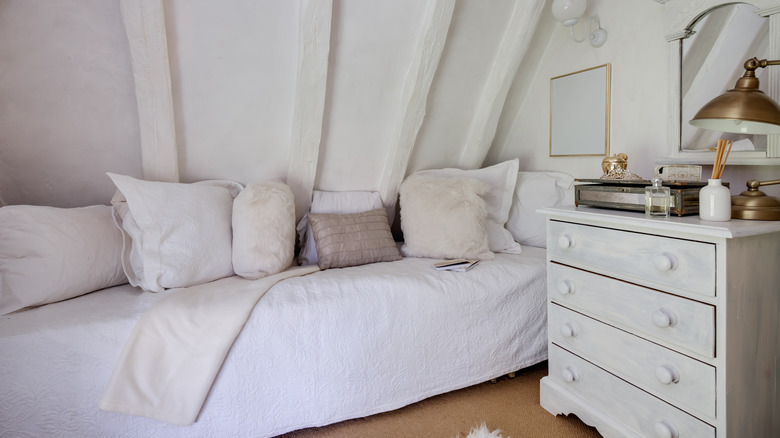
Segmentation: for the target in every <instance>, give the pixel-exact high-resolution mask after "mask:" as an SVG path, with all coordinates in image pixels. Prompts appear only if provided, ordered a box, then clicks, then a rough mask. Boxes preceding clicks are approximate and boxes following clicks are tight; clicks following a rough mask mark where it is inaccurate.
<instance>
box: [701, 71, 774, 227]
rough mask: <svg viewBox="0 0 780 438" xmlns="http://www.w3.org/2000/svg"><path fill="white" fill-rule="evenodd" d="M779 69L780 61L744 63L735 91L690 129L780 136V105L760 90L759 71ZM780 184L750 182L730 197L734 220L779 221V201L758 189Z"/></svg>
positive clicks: (704, 112)
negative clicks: (762, 69) (773, 67)
mask: <svg viewBox="0 0 780 438" xmlns="http://www.w3.org/2000/svg"><path fill="white" fill-rule="evenodd" d="M770 65H780V60H776V61H767V60H766V59H763V60H761V61H759V60H758V59H757V58H751V59H748V60H747V61H746V62H745V73H744V74H743V75H742V77H741V78H739V79H738V80H737V84H736V85H735V86H734V88H733V89H731V90H729V91H727V92H726V93H724V94H722V95H720V96H718V97H716V98H715V99H712V100H711V101H709V102H708V103H707V104H706V105H704V106H703V107H702V108H701V109H700V110H699V112H697V113H696V115H695V116H693V119H692V120H691V121H690V123H691V125H693V126H696V127H699V128H703V129H711V130H715V131H723V132H734V133H739V134H780V105H778V104H777V102H775V101H774V100H772V98H770V97H769V96H767V95H766V94H764V92H763V91H761V90H759V89H758V78H757V77H756V69H758V68H764V67H767V66H770ZM771 184H780V180H773V181H756V180H754V179H753V180H750V181H748V182H747V187H748V189H747V190H745V191H744V192H742V193H740V194H739V195H738V196H732V197H731V217H732V218H734V219H750V220H769V221H776V220H780V199H777V198H775V197H773V196H767V195H766V194H765V193H764V192H762V191H760V190H758V187H759V186H766V185H771Z"/></svg>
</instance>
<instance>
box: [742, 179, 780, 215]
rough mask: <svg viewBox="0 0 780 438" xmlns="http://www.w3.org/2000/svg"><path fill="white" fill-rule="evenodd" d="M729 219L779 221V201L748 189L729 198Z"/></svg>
mask: <svg viewBox="0 0 780 438" xmlns="http://www.w3.org/2000/svg"><path fill="white" fill-rule="evenodd" d="M731 218H732V219H747V220H756V221H780V199H777V198H775V197H774V196H768V195H767V194H766V193H764V192H762V191H761V190H758V188H754V187H750V188H749V189H748V190H745V191H744V192H742V193H740V194H739V195H737V196H732V197H731Z"/></svg>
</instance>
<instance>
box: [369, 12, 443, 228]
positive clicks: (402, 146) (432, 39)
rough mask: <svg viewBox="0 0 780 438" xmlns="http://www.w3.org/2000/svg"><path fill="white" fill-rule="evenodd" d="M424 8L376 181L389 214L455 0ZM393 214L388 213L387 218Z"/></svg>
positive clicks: (420, 118)
mask: <svg viewBox="0 0 780 438" xmlns="http://www.w3.org/2000/svg"><path fill="white" fill-rule="evenodd" d="M424 4H425V5H426V9H425V12H424V15H423V18H422V23H421V25H420V29H421V32H420V35H419V37H418V39H417V43H416V45H415V48H414V51H413V54H412V59H411V63H410V66H409V70H408V71H407V73H406V78H405V80H404V84H403V87H402V90H401V97H400V99H399V107H398V116H397V117H396V118H395V120H394V126H393V127H392V131H391V136H390V140H389V141H388V153H387V156H386V158H385V161H384V162H385V167H384V169H383V170H382V176H381V179H380V182H379V193H380V195H381V196H382V201H383V202H384V204H385V207H386V208H387V209H388V210H389V211H390V212H391V213H392V212H393V211H394V210H395V203H396V199H397V198H398V186H399V185H400V184H401V181H403V178H404V176H405V175H406V168H407V165H408V163H409V159H410V158H411V155H412V150H413V149H414V144H415V142H416V141H417V134H418V132H419V131H420V126H422V122H423V119H424V118H425V108H426V104H427V101H428V93H429V92H430V89H431V83H432V82H433V77H434V75H435V74H436V69H437V68H438V66H439V61H440V60H441V54H442V51H443V50H444V44H445V42H446V40H447V32H448V31H449V28H450V22H451V20H452V12H453V10H454V9H455V0H436V1H428V2H424ZM393 217H394V215H393V214H390V218H393Z"/></svg>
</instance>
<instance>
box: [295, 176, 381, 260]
mask: <svg viewBox="0 0 780 438" xmlns="http://www.w3.org/2000/svg"><path fill="white" fill-rule="evenodd" d="M382 207H383V205H382V197H381V196H379V193H378V192H365V191H345V192H326V191H321V190H315V191H314V193H313V195H312V200H311V207H310V208H309V213H316V214H350V213H362V212H364V211H369V210H375V209H377V208H382ZM298 237H299V238H300V242H301V252H300V254H298V263H300V264H301V265H316V264H318V258H317V246H316V244H315V243H314V234H313V233H312V230H311V226H310V225H309V218H308V215H306V216H304V217H303V218H302V219H301V221H300V222H299V223H298Z"/></svg>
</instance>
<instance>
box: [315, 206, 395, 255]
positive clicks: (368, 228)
mask: <svg viewBox="0 0 780 438" xmlns="http://www.w3.org/2000/svg"><path fill="white" fill-rule="evenodd" d="M309 222H310V223H311V229H312V232H313V234H314V242H315V244H316V246H317V256H318V265H319V267H320V268H322V269H327V268H345V267H347V266H357V265H366V264H369V263H377V262H392V261H395V260H400V259H401V258H402V257H401V253H400V252H399V251H398V246H397V245H396V243H395V241H394V240H393V235H392V233H391V232H390V225H389V224H388V222H387V212H386V211H385V210H384V209H383V208H379V209H376V210H370V211H366V212H362V213H352V214H310V215H309Z"/></svg>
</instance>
